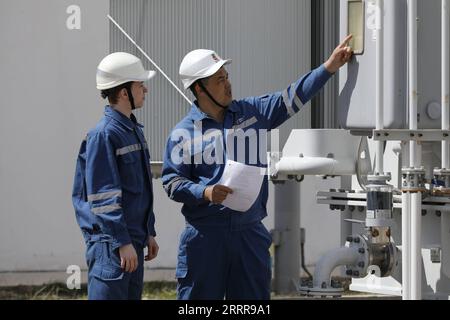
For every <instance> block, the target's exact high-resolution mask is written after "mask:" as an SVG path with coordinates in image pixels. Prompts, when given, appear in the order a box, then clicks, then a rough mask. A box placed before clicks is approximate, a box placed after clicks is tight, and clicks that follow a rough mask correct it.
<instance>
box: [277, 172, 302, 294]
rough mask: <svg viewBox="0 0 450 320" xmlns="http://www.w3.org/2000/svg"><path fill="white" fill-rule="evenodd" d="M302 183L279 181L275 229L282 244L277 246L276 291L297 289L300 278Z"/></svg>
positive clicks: (279, 292)
mask: <svg viewBox="0 0 450 320" xmlns="http://www.w3.org/2000/svg"><path fill="white" fill-rule="evenodd" d="M299 196H300V183H298V182H296V181H286V182H284V183H282V184H275V230H276V231H277V233H278V234H279V235H280V243H278V245H277V246H275V268H274V291H275V292H276V293H278V294H292V293H295V292H297V286H298V285H299V280H300V250H301V247H300V242H301V239H300V200H299Z"/></svg>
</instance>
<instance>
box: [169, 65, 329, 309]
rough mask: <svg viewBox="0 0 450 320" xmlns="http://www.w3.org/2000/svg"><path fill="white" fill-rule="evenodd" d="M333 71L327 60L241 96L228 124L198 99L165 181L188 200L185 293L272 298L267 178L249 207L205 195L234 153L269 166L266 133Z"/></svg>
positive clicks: (182, 267) (181, 282)
mask: <svg viewBox="0 0 450 320" xmlns="http://www.w3.org/2000/svg"><path fill="white" fill-rule="evenodd" d="M330 77H331V74H330V73H329V72H328V71H327V70H326V69H325V67H324V66H323V65H322V66H320V67H319V68H317V69H315V70H313V71H312V72H310V73H308V74H307V75H305V76H304V77H302V78H301V79H299V80H298V81H296V82H295V83H293V84H291V85H290V86H289V87H288V88H287V89H286V90H284V91H282V92H277V93H274V94H268V95H264V96H261V97H250V98H245V99H243V100H239V101H233V102H232V103H231V105H230V106H229V107H228V109H227V111H226V113H225V117H224V121H223V123H218V122H216V121H215V120H214V119H212V118H211V117H209V116H208V115H207V114H205V113H203V112H202V111H201V110H200V108H199V107H198V106H197V105H196V103H194V104H193V105H192V108H191V111H190V113H189V114H188V115H187V116H186V117H185V118H184V119H183V120H182V121H181V122H180V123H178V124H177V125H176V127H175V128H174V129H173V131H172V132H171V134H170V136H169V139H168V142H167V147H166V151H165V156H164V165H163V173H162V181H163V186H164V188H165V190H166V192H167V194H168V195H169V197H170V198H171V199H172V200H174V201H177V202H181V203H183V207H182V209H181V211H182V213H183V215H184V217H185V220H186V228H185V230H184V231H183V232H182V234H181V237H180V243H179V250H178V263H177V269H176V277H177V279H178V287H177V296H178V299H218V300H221V299H224V298H226V299H270V281H271V263H270V254H269V247H270V245H271V242H272V239H271V235H270V233H269V232H268V231H267V229H266V228H265V226H264V225H263V224H262V222H261V221H262V219H263V218H264V217H266V216H267V209H266V203H267V198H268V179H267V176H266V177H265V178H264V180H263V185H262V187H261V190H260V192H259V196H258V198H257V200H256V201H255V203H254V204H253V205H252V207H251V208H250V209H249V210H248V211H246V212H245V213H242V212H236V211H233V210H231V209H229V208H227V207H225V206H222V205H216V204H212V203H209V202H207V201H205V200H204V191H205V189H206V187H207V186H212V185H215V184H217V183H218V182H219V180H220V178H221V176H222V173H223V170H224V166H225V164H224V162H225V161H226V159H229V160H233V161H237V162H240V163H244V164H247V165H254V166H258V167H261V168H266V167H267V163H266V162H267V161H266V152H267V144H266V134H265V132H267V131H270V130H271V129H274V128H277V127H278V126H280V125H281V124H283V123H284V122H285V121H286V120H288V119H289V118H290V117H292V116H293V115H294V114H295V113H296V112H298V111H299V110H300V108H301V106H302V105H304V104H306V103H307V102H308V101H309V100H310V99H311V98H312V97H313V96H314V95H315V94H316V93H317V92H318V91H319V90H320V89H321V88H322V87H323V86H324V85H325V83H326V82H327V81H328V79H329V78H330ZM242 150H245V151H244V152H242ZM230 187H231V188H233V186H230ZM251 187H252V186H249V188H251Z"/></svg>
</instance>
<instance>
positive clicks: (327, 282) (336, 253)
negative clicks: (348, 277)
mask: <svg viewBox="0 0 450 320" xmlns="http://www.w3.org/2000/svg"><path fill="white" fill-rule="evenodd" d="M359 256H360V254H359V253H358V249H357V248H347V247H341V248H339V249H335V250H332V251H330V252H328V253H326V254H324V255H323V256H322V257H321V258H320V260H319V262H318V263H317V265H316V269H315V271H314V277H313V287H314V288H330V287H331V273H332V272H333V270H334V269H335V268H336V267H338V266H342V265H353V264H356V262H357V261H358V258H359Z"/></svg>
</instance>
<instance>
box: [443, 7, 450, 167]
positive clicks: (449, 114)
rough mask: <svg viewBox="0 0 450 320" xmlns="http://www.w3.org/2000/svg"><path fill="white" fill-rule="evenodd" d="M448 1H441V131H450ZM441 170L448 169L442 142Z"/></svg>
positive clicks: (449, 162)
mask: <svg viewBox="0 0 450 320" xmlns="http://www.w3.org/2000/svg"><path fill="white" fill-rule="evenodd" d="M449 7H450V1H449V0H442V31H441V34H442V54H441V61H442V130H449V129H450V110H449V90H450V89H449V86H450V85H449V84H450V79H449V77H450V76H449V72H450V65H449V64H450V40H449V33H450V8H449ZM442 168H443V169H450V159H449V144H448V142H446V141H442Z"/></svg>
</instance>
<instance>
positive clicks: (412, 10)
mask: <svg viewBox="0 0 450 320" xmlns="http://www.w3.org/2000/svg"><path fill="white" fill-rule="evenodd" d="M408 64H409V67H408V70H409V80H408V81H409V85H408V90H409V129H410V130H417V101H418V92H417V0H409V1H408ZM418 147H419V146H418V144H417V143H416V142H414V141H411V142H410V149H409V166H410V167H412V168H417V167H418V163H417V154H418V149H419V148H418Z"/></svg>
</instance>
